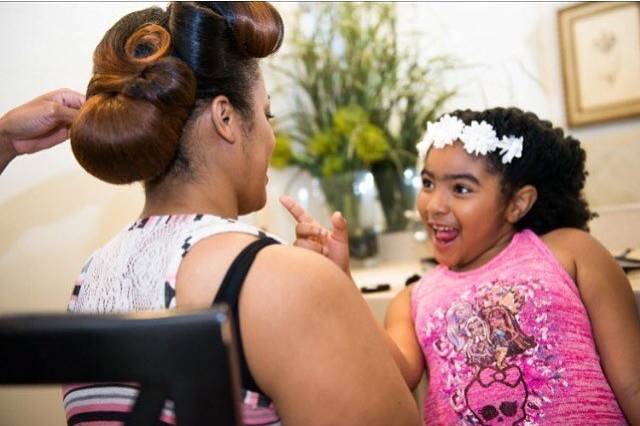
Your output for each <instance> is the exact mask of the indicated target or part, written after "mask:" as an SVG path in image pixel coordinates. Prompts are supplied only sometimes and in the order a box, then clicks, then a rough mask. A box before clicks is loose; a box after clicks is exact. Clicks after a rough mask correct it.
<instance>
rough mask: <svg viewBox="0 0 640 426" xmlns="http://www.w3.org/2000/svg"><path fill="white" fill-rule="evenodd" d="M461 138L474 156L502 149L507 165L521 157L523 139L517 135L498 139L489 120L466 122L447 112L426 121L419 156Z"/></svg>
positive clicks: (503, 160) (503, 159)
mask: <svg viewBox="0 0 640 426" xmlns="http://www.w3.org/2000/svg"><path fill="white" fill-rule="evenodd" d="M457 140H459V141H461V142H462V145H463V146H464V149H465V151H467V152H468V153H469V154H474V155H487V154H488V153H490V152H493V151H495V150H497V149H499V150H500V155H501V156H502V163H503V164H508V163H511V161H512V160H513V159H514V158H520V157H522V143H523V142H524V139H523V138H522V137H516V136H513V135H511V136H503V137H502V138H501V139H498V137H497V136H496V131H495V130H494V129H493V127H492V126H491V125H490V124H489V123H487V122H486V121H481V122H480V123H478V122H477V121H475V120H474V121H472V122H471V124H470V125H468V126H467V125H466V124H465V123H464V121H462V120H460V119H459V118H458V117H455V116H451V115H449V114H445V115H444V116H443V117H442V118H440V120H438V121H436V122H430V123H428V124H427V132H426V133H425V135H424V137H423V138H422V140H421V141H420V142H419V143H418V144H417V145H416V149H417V150H418V155H419V156H420V159H421V160H424V159H425V157H426V155H427V152H428V151H429V148H431V147H432V146H433V147H434V148H437V149H442V148H444V147H445V146H447V145H452V144H453V143H454V142H455V141H457Z"/></svg>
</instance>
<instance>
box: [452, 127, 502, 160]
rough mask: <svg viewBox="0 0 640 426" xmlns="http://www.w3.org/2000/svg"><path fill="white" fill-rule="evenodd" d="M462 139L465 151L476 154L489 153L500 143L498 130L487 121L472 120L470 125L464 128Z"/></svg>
mask: <svg viewBox="0 0 640 426" xmlns="http://www.w3.org/2000/svg"><path fill="white" fill-rule="evenodd" d="M460 139H461V140H462V142H463V143H464V149H465V151H467V152H468V153H469V154H476V155H478V154H482V155H487V153H488V152H492V151H495V149H496V147H497V146H498V143H499V141H498V138H497V137H496V131H495V130H493V127H491V125H490V124H488V123H487V122H485V121H482V122H480V123H478V122H477V121H475V120H474V121H472V122H471V125H470V126H466V127H465V128H464V130H463V131H462V136H461V137H460Z"/></svg>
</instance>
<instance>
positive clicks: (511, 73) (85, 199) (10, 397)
mask: <svg viewBox="0 0 640 426" xmlns="http://www.w3.org/2000/svg"><path fill="white" fill-rule="evenodd" d="M562 5H563V4H558V3H520V4H494V3H480V4H473V3H459V4H453V5H449V4H443V3H437V4H419V5H411V4H402V5H400V10H401V14H403V15H402V17H403V19H401V20H400V22H401V24H400V29H401V31H405V32H408V31H410V30H412V29H416V30H419V31H422V32H425V31H426V32H427V35H425V36H424V37H423V40H424V43H425V52H431V51H434V49H435V51H437V50H438V49H439V50H440V51H442V52H444V53H454V54H456V55H458V56H459V57H460V58H461V59H462V60H463V62H464V67H460V68H459V69H458V70H457V71H456V72H455V73H452V75H451V76H450V80H451V82H452V83H456V84H458V85H459V87H460V96H459V98H458V99H457V100H456V101H455V102H454V103H453V104H452V105H451V107H462V106H464V107H472V108H484V107H488V106H494V105H517V106H520V107H522V108H525V109H531V110H533V111H535V112H537V113H538V114H539V115H541V116H543V117H546V118H549V119H551V120H552V121H554V122H556V123H557V124H560V125H563V124H564V123H565V116H564V106H563V97H562V96H563V92H562V83H561V78H560V63H559V53H558V48H557V38H556V22H555V14H556V10H557V9H558V8H559V7H560V6H562ZM142 7H144V5H141V4H140V3H136V4H130V3H117V4H113V3H107V4H103V3H89V4H76V3H55V4H38V3H26V4H12V3H9V4H8V3H3V4H0V39H1V40H3V43H2V47H1V48H0V49H1V52H2V58H3V59H2V61H0V76H1V80H0V94H1V95H0V112H5V111H7V110H9V109H10V108H11V107H12V106H14V105H17V104H19V103H22V102H24V101H26V100H28V99H31V98H32V97H34V96H36V95H38V94H40V93H42V92H44V91H47V90H51V89H53V88H56V87H60V86H67V87H71V88H74V89H77V90H83V89H84V87H86V84H87V81H88V78H89V75H90V70H91V64H90V61H89V58H90V56H91V52H92V50H93V48H94V47H95V45H96V44H97V42H98V41H99V39H100V38H101V37H102V35H103V33H104V31H105V30H106V29H107V28H108V27H109V26H110V25H111V24H112V23H113V22H115V20H116V19H117V18H119V17H120V16H122V15H124V14H125V13H127V12H129V11H131V10H136V9H140V8H142ZM278 7H280V8H282V9H283V10H285V21H286V20H287V19H291V18H290V16H291V14H290V13H289V10H290V9H292V8H293V7H294V5H291V4H286V5H278ZM285 43H286V42H285ZM269 81H270V80H269V75H267V82H268V83H269ZM274 110H275V113H276V114H277V115H278V114H281V113H282V112H283V111H286V110H287V104H286V98H277V97H275V98H274ZM571 132H572V133H574V135H576V136H577V137H578V138H580V139H582V140H583V142H584V144H585V148H586V149H587V151H588V155H589V160H588V164H589V169H590V170H591V176H590V178H589V180H588V184H587V195H588V198H589V200H590V201H591V202H592V203H594V204H595V205H598V206H603V205H609V204H627V203H638V202H640V189H639V185H638V182H640V168H639V167H638V166H637V162H638V160H640V141H638V139H639V136H640V120H638V119H630V120H626V121H624V122H616V123H611V124H602V125H597V126H592V127H589V128H583V129H579V130H572V131H571ZM291 174H292V173H291V171H285V172H272V174H271V183H270V188H269V196H270V197H271V201H270V202H269V204H268V205H267V207H266V208H265V209H264V210H263V211H262V212H260V213H259V214H258V215H257V216H255V217H251V218H249V220H252V221H254V222H255V223H258V224H260V225H263V226H266V227H267V228H269V230H270V231H273V232H276V233H280V234H282V235H284V236H285V238H288V239H291V235H292V231H291V227H290V221H289V220H288V219H287V218H285V217H284V216H282V215H281V213H282V210H281V209H280V208H279V207H278V206H277V204H276V202H275V197H276V196H277V195H279V194H280V193H281V192H282V191H283V189H284V188H285V186H286V184H287V182H288V180H289V178H290V176H291ZM141 205H142V194H141V189H140V187H139V186H137V185H131V186H125V187H114V186H111V185H107V184H104V183H102V182H99V181H97V180H96V179H94V178H92V177H90V176H88V175H87V174H86V173H84V172H83V171H82V170H81V169H80V168H79V167H78V166H77V165H76V163H75V161H74V160H73V156H72V155H71V151H70V148H69V146H68V144H65V145H61V146H58V147H56V148H54V149H51V150H50V151H47V152H43V153H39V154H37V155H34V156H30V157H25V158H19V159H17V160H15V161H14V162H13V163H12V164H10V165H9V167H8V169H7V170H6V171H5V173H4V174H3V175H2V176H1V177H0V209H1V210H0V211H2V215H0V276H2V280H1V281H0V313H7V312H24V311H34V310H38V311H49V310H57V311H60V310H64V309H65V306H66V302H67V299H68V296H69V292H70V290H71V287H72V283H73V280H74V278H75V276H76V274H77V272H78V271H79V270H80V268H81V266H82V263H83V262H84V260H85V259H86V258H87V256H88V255H89V254H90V253H91V252H92V250H94V249H95V248H97V247H98V246H100V245H101V244H103V243H104V242H106V241H107V240H108V239H109V238H110V236H111V235H113V234H114V233H116V232H117V231H118V230H119V229H121V228H123V227H124V226H125V225H126V223H127V222H128V221H129V220H131V219H133V218H135V216H136V215H137V214H138V212H139V211H140V209H141ZM614 244H615V242H614ZM59 398H60V395H59V391H58V390H57V389H49V390H39V391H28V392H26V393H25V391H24V390H6V389H4V390H0V424H2V425H5V424H7V425H9V424H20V425H37V424H47V425H49V424H62V423H63V415H62V410H61V408H60V405H59Z"/></svg>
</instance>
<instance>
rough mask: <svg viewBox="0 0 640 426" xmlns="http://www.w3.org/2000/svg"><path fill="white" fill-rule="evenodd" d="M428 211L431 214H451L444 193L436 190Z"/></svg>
mask: <svg viewBox="0 0 640 426" xmlns="http://www.w3.org/2000/svg"><path fill="white" fill-rule="evenodd" d="M427 210H428V211H429V213H431V214H445V213H448V212H449V200H448V197H447V196H446V194H444V193H443V191H438V190H434V191H433V192H432V193H431V196H430V197H429V202H428V203H427Z"/></svg>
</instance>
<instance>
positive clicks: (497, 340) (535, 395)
mask: <svg viewBox="0 0 640 426" xmlns="http://www.w3.org/2000/svg"><path fill="white" fill-rule="evenodd" d="M412 315H413V320H414V325H415V330H416V335H417V337H418V341H419V343H420V346H421V347H422V352H423V354H424V357H425V361H426V364H427V366H428V377H429V381H428V382H429V384H428V390H427V394H426V397H425V401H424V416H425V424H426V425H500V426H507V425H558V424H562V425H581V426H583V425H585V424H594V425H595V424H598V425H605V424H606V425H623V424H626V422H625V418H624V415H623V414H622V411H621V409H620V407H619V405H618V403H617V401H616V399H615V396H614V394H613V392H612V390H611V387H610V386H609V384H608V382H607V379H606V378H605V376H604V373H603V371H602V366H601V365H600V358H599V356H598V352H597V349H596V346H595V343H594V340H593V334H592V332H591V325H590V323H589V316H588V314H587V311H586V308H585V306H584V305H583V304H582V300H581V299H580V293H579V291H578V288H577V286H576V284H575V283H574V281H573V280H572V279H571V277H570V276H569V275H568V274H567V272H566V271H565V270H564V269H563V267H562V266H561V265H560V263H559V262H558V261H557V260H556V258H555V257H554V256H553V254H552V253H551V252H550V250H549V249H548V248H547V246H546V245H545V244H544V243H543V242H542V240H540V238H538V236H537V235H535V234H534V233H533V232H531V231H529V230H524V231H521V232H519V233H517V234H515V235H514V237H513V239H512V241H511V242H510V244H509V245H508V246H507V247H506V248H505V249H504V250H503V251H502V252H501V253H500V254H498V255H497V256H496V257H495V258H493V259H492V260H491V261H489V262H488V263H486V264H485V265H483V266H481V267H479V268H477V269H475V270H472V271H467V272H454V271H451V270H450V269H448V268H446V267H443V266H438V267H436V268H434V269H433V270H431V271H429V272H427V273H426V274H425V275H424V276H423V277H422V279H421V281H420V282H419V283H418V284H417V285H416V287H415V288H414V289H413V292H412Z"/></svg>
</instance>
